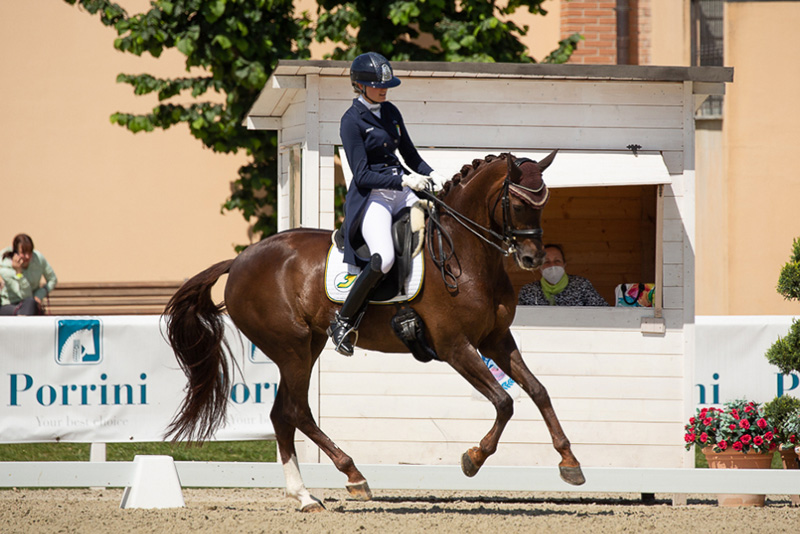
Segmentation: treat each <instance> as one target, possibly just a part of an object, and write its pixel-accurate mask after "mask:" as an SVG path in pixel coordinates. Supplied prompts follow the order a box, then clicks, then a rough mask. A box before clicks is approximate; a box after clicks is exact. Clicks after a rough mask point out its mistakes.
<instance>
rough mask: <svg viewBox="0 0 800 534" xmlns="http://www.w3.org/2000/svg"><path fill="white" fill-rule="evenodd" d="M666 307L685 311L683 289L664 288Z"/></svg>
mask: <svg viewBox="0 0 800 534" xmlns="http://www.w3.org/2000/svg"><path fill="white" fill-rule="evenodd" d="M664 307H665V308H672V309H683V288H682V287H665V288H664Z"/></svg>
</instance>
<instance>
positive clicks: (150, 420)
mask: <svg viewBox="0 0 800 534" xmlns="http://www.w3.org/2000/svg"><path fill="white" fill-rule="evenodd" d="M791 320H792V318H791V317H698V318H697V330H696V338H697V354H698V358H697V363H696V369H695V377H696V383H697V387H696V388H695V399H694V400H695V401H696V402H698V403H699V404H703V405H707V404H711V403H719V402H724V401H725V400H730V399H729V398H723V399H720V398H717V397H718V396H719V394H718V392H719V391H720V387H719V386H720V384H722V383H724V384H725V387H724V389H723V391H725V392H726V393H728V394H729V395H728V397H730V398H737V397H747V398H752V399H755V400H758V401H765V400H769V399H771V398H772V397H774V396H775V395H776V394H778V393H789V394H797V392H798V391H800V378H799V377H798V376H797V375H796V374H792V375H780V374H779V373H777V372H776V371H775V370H774V369H771V368H770V367H769V366H768V365H766V366H765V364H764V362H765V360H764V357H763V354H764V350H766V348H767V347H768V346H769V345H770V344H771V343H772V342H774V340H775V339H776V338H777V336H779V335H785V333H786V332H787V331H788V328H789V325H790V324H791ZM228 335H229V340H230V341H231V347H232V348H233V349H234V350H235V351H236V357H237V359H238V361H239V363H240V367H241V370H242V375H241V376H239V375H237V377H236V379H235V380H234V383H235V385H234V388H233V391H232V395H231V396H232V399H231V400H232V402H231V416H232V417H231V419H230V421H229V424H228V425H227V426H226V427H225V428H224V429H223V430H221V431H220V433H219V434H218V435H217V436H216V439H219V440H244V439H272V438H274V435H273V433H272V428H271V425H270V422H269V417H268V414H269V410H270V408H271V405H272V399H273V395H274V392H275V388H276V387H277V382H278V372H277V369H276V366H275V365H274V364H272V362H270V361H269V360H268V359H267V358H266V357H265V356H264V355H263V354H261V353H260V351H257V350H255V349H254V347H253V346H252V344H250V343H249V341H247V340H246V339H245V338H243V337H242V336H239V335H238V334H237V333H236V332H235V331H233V330H231V331H230V332H229V334H228ZM748 360H752V362H750V363H752V364H753V365H752V366H750V368H755V369H757V372H756V373H755V374H753V373H752V372H748V373H746V374H742V373H736V372H733V371H735V369H737V368H741V367H740V366H741V365H742V364H743V363H746V362H747V361H748ZM0 367H2V374H0V396H2V398H3V399H4V401H3V403H2V405H0V406H2V408H0V409H2V411H3V415H2V417H0V442H4V443H19V442H48V441H50V442H53V441H68V442H88V443H104V442H130V441H160V440H161V439H162V435H163V431H164V428H166V425H167V423H168V422H169V420H170V419H171V418H172V416H173V414H174V413H175V411H176V409H177V407H178V405H179V402H180V400H181V398H182V395H183V388H184V385H185V379H184V377H183V374H182V372H181V371H180V369H179V368H178V366H177V363H176V361H175V359H174V356H173V355H172V352H171V350H170V348H169V347H168V345H167V344H166V342H165V341H164V339H163V335H162V332H161V325H160V323H159V318H158V317H91V318H66V317H32V318H17V317H15V318H0ZM101 459H102V455H101ZM147 459H148V457H137V458H136V460H135V461H133V462H3V463H1V464H0V487H126V488H129V489H130V488H132V487H136V486H137V485H141V484H142V483H143V482H142V478H141V477H142V473H147V469H143V466H145V465H147ZM356 460H357V459H356ZM169 461H170V462H171V458H170V459H169ZM173 464H174V466H175V473H176V476H177V479H178V480H179V481H180V482H179V485H180V487H262V488H269V487H282V486H283V485H284V480H283V472H282V468H281V466H280V465H279V464H264V463H247V462H236V463H226V462H174V463H173ZM490 464H491V461H490ZM359 467H360V468H361V469H362V472H363V473H364V475H365V476H366V477H367V480H368V481H369V483H370V486H371V487H372V488H374V489H423V490H425V489H426V490H435V489H451V490H477V491H500V490H503V491H564V492H569V491H572V492H582V493H583V492H588V493H591V492H621V493H628V492H632V493H639V492H640V493H672V494H676V495H679V494H687V493H693V494H694V493H742V494H747V493H750V494H762V493H763V494H771V495H785V494H794V495H796V494H800V476H798V472H797V471H795V472H791V471H783V470H747V471H738V470H694V469H648V468H593V467H586V468H585V473H586V478H587V483H586V484H585V485H584V486H578V487H575V486H570V485H568V484H566V483H564V482H562V481H561V480H560V478H559V476H558V472H557V468H556V467H520V466H516V467H501V466H492V465H486V466H484V467H483V469H482V470H481V471H480V473H478V475H477V476H476V477H474V478H467V477H465V476H464V475H463V474H462V473H461V470H460V467H459V466H455V465H430V466H424V465H360V466H359ZM301 471H302V472H303V475H304V477H305V480H306V485H307V486H308V487H309V488H342V487H343V486H344V483H345V480H344V476H343V475H341V474H340V473H339V472H338V471H336V470H335V468H334V467H333V466H332V465H330V464H301ZM164 502H167V501H164Z"/></svg>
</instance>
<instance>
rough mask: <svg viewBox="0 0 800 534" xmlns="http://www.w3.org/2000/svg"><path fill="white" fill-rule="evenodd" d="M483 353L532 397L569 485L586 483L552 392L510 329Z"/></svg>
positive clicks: (563, 477)
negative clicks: (534, 370)
mask: <svg viewBox="0 0 800 534" xmlns="http://www.w3.org/2000/svg"><path fill="white" fill-rule="evenodd" d="M481 350H483V352H484V354H485V355H486V356H487V357H489V358H491V359H492V360H494V362H495V363H496V364H497V365H498V367H500V369H502V370H503V371H504V372H505V373H506V374H507V375H509V376H510V377H511V378H512V379H513V380H514V381H515V382H517V383H518V384H519V385H520V387H521V388H522V389H523V391H525V393H527V394H528V396H530V398H531V399H532V400H533V402H534V403H535V404H536V407H537V408H538V409H539V412H540V413H541V414H542V418H543V419H544V422H545V424H546V425H547V430H548V431H549V432H550V437H551V439H552V440H553V447H554V448H555V449H556V451H557V452H558V453H559V454H560V455H561V462H560V463H559V464H558V467H559V471H560V473H561V478H562V479H564V481H565V482H567V483H569V484H573V485H575V486H579V485H581V484H583V483H584V482H586V479H585V478H584V476H583V471H581V464H580V462H578V459H577V458H576V457H575V455H574V454H573V453H572V446H571V444H570V442H569V439H567V435H566V434H565V433H564V429H563V428H561V423H559V421H558V417H557V416H556V412H555V410H554V409H553V404H552V403H551V401H550V395H549V394H548V393H547V389H546V388H545V387H544V386H543V385H542V383H541V382H539V380H538V379H537V378H536V377H535V376H534V375H533V373H531V371H530V369H528V366H527V365H525V361H524V360H523V359H522V355H521V354H520V352H519V349H518V348H517V344H516V343H515V342H514V338H513V337H512V336H511V332H508V334H507V335H506V336H505V337H504V338H503V339H502V340H501V341H500V342H499V343H497V344H493V345H492V346H486V347H482V349H481Z"/></svg>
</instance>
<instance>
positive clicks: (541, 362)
mask: <svg viewBox="0 0 800 534" xmlns="http://www.w3.org/2000/svg"><path fill="white" fill-rule="evenodd" d="M639 335H641V334H639ZM524 359H525V363H526V364H527V365H528V366H529V367H530V368H531V370H532V371H533V373H534V374H536V375H555V374H564V375H570V376H592V377H600V376H660V377H664V376H673V377H674V376H682V374H683V373H682V371H683V356H682V355H681V354H668V355H663V354H652V353H651V354H614V353H603V354H599V353H581V352H575V353H567V352H559V353H547V352H542V351H539V350H537V351H536V352H525V353H524Z"/></svg>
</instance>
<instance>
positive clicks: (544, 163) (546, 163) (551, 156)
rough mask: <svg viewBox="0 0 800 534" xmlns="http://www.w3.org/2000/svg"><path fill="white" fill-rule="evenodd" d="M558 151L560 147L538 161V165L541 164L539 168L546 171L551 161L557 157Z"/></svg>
mask: <svg viewBox="0 0 800 534" xmlns="http://www.w3.org/2000/svg"><path fill="white" fill-rule="evenodd" d="M557 153H558V149H555V150H553V151H552V152H550V154H548V155H547V157H546V158H544V159H543V160H542V161H540V162H538V163H537V165H539V170H540V171H542V172H544V170H545V169H546V168H547V167H549V166H550V164H551V163H553V160H554V159H555V157H556V154H557Z"/></svg>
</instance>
